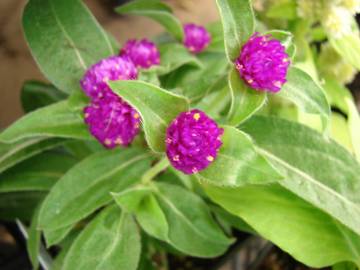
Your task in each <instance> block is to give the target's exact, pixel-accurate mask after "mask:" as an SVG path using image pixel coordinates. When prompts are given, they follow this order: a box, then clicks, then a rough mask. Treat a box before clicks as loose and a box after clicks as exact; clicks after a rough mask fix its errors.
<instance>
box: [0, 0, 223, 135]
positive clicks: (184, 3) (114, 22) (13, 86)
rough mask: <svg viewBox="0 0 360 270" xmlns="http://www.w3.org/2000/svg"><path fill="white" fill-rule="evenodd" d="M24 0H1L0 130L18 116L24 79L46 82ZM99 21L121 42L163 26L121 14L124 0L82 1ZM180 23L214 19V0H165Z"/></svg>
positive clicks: (153, 31) (149, 33)
mask: <svg viewBox="0 0 360 270" xmlns="http://www.w3.org/2000/svg"><path fill="white" fill-rule="evenodd" d="M26 2H27V1H26V0H0V82H1V83H0V94H1V96H0V129H2V128H5V127H7V126H8V125H9V124H11V123H12V122H14V121H15V120H16V119H17V118H19V117H20V116H21V115H22V114H23V112H22V109H21V106H20V91H21V87H22V84H23V82H24V81H25V80H29V79H38V80H42V81H46V79H45V78H44V77H43V76H42V74H41V73H40V70H39V69H38V67H37V65H36V63H35V62H34V60H33V59H32V56H31V54H30V51H29V49H28V47H27V45H26V41H25V39H24V35H23V31H22V26H21V16H22V11H23V8H24V6H25V4H26ZM84 2H85V3H86V4H87V6H88V7H89V8H90V10H91V11H92V12H93V14H94V15H95V17H96V18H97V20H98V21H99V22H100V24H101V25H102V26H103V27H104V28H105V29H106V30H107V31H109V32H110V33H111V34H113V35H114V36H115V37H116V39H117V40H118V41H119V42H120V43H123V42H124V41H126V40H127V39H129V38H141V37H148V38H150V37H153V36H154V35H156V34H159V33H161V31H162V28H161V26H160V25H158V24H157V23H155V22H153V21H151V20H150V19H147V18H143V17H137V16H121V15H118V14H116V13H115V12H114V11H113V9H114V7H116V6H118V5H120V4H121V3H124V2H126V0H84ZM166 2H167V3H168V4H169V5H170V6H171V7H172V8H173V9H174V12H175V14H176V16H178V17H179V19H180V20H181V21H182V22H195V23H200V24H206V23H208V22H212V21H215V20H217V18H218V13H217V10H216V6H215V1H213V0H167V1H166Z"/></svg>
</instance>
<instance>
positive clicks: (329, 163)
mask: <svg viewBox="0 0 360 270" xmlns="http://www.w3.org/2000/svg"><path fill="white" fill-rule="evenodd" d="M241 129H242V130H243V131H245V132H246V133H248V134H249V135H251V137H252V138H253V139H254V141H255V143H256V144H257V145H258V151H259V152H260V153H261V154H262V155H264V156H265V157H266V158H267V159H268V160H269V161H270V162H271V163H272V164H273V165H274V166H275V167H276V168H277V169H278V170H279V171H280V172H281V173H282V174H283V175H285V179H284V180H283V181H280V182H279V183H280V184H281V185H283V186H284V187H286V188H287V189H289V190H290V191H292V192H294V193H295V194H297V195H298V196H299V197H302V198H303V199H305V200H307V201H309V202H310V203H312V204H314V205H315V206H317V207H319V208H320V209H322V210H324V211H325V212H327V213H329V214H330V215H332V216H333V217H335V218H337V219H338V220H339V221H340V222H342V223H343V224H345V225H347V226H348V227H349V228H351V229H352V230H354V231H355V232H357V233H359V234H360V200H359V196H358V194H359V193H360V184H359V183H360V182H359V175H360V165H359V163H358V162H357V161H356V160H355V159H354V158H353V157H352V155H351V154H350V153H349V152H347V151H346V150H345V149H344V148H343V147H341V146H340V145H338V144H337V143H335V142H334V141H332V140H331V139H328V138H326V137H324V136H323V135H322V134H319V133H317V132H316V131H314V130H312V129H310V128H308V127H306V126H303V125H300V124H296V123H292V122H289V121H286V120H281V119H278V118H269V117H253V118H252V119H251V120H249V121H247V122H246V123H245V124H244V125H243V126H242V127H241Z"/></svg>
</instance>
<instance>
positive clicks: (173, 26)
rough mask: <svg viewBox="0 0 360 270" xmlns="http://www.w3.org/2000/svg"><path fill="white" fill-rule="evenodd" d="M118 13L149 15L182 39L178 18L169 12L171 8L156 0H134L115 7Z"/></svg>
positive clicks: (177, 37)
mask: <svg viewBox="0 0 360 270" xmlns="http://www.w3.org/2000/svg"><path fill="white" fill-rule="evenodd" d="M116 11H117V12H118V13H120V14H133V15H139V16H146V17H149V18H151V19H153V20H155V21H157V22H158V23H160V24H161V25H162V26H163V27H164V28H165V29H166V30H167V31H169V32H170V33H171V34H172V35H173V36H174V37H175V38H176V39H178V40H179V41H182V39H183V36H184V33H183V28H182V25H181V23H180V22H179V20H178V19H177V18H176V17H175V16H174V15H173V14H172V13H171V9H170V8H169V7H168V6H167V5H165V4H164V3H161V1H157V0H151V1H149V0H135V1H131V2H129V3H127V4H125V5H122V6H120V7H118V8H117V9H116Z"/></svg>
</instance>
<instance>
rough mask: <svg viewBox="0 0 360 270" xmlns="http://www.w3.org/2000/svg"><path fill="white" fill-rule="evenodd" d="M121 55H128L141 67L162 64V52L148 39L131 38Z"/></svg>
mask: <svg viewBox="0 0 360 270" xmlns="http://www.w3.org/2000/svg"><path fill="white" fill-rule="evenodd" d="M120 55H126V56H128V57H129V58H130V59H131V61H132V62H133V63H134V64H135V66H136V67H139V68H150V67H151V66H154V65H159V64H160V53H159V51H158V49H157V47H156V45H155V44H154V43H153V42H151V41H149V40H147V39H142V40H139V41H137V40H134V39H132V40H129V41H128V42H126V44H125V45H124V47H123V48H122V49H121V50H120Z"/></svg>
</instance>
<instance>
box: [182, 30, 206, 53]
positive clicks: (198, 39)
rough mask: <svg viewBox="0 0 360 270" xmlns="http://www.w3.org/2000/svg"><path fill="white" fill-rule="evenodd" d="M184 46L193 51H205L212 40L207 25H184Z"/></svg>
mask: <svg viewBox="0 0 360 270" xmlns="http://www.w3.org/2000/svg"><path fill="white" fill-rule="evenodd" d="M184 34H185V38H184V46H185V47H186V48H188V50H189V51H190V52H192V53H200V52H202V51H204V50H205V49H206V48H207V46H208V45H209V43H210V41H211V36H210V34H209V32H208V31H207V30H206V29H205V27H202V26H198V25H195V24H192V23H189V24H185V25H184Z"/></svg>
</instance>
